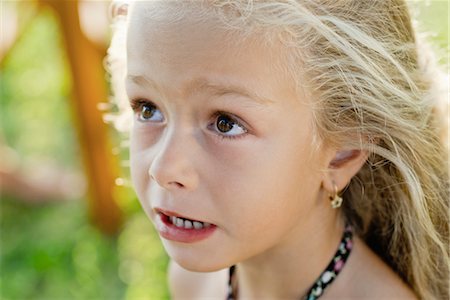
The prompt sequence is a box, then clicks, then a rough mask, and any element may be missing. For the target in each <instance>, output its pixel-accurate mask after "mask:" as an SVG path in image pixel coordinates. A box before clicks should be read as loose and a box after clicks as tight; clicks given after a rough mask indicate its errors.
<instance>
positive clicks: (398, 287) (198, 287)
mask: <svg viewBox="0 0 450 300" xmlns="http://www.w3.org/2000/svg"><path fill="white" fill-rule="evenodd" d="M354 242H355V243H354V248H353V251H352V253H351V256H350V257H349V259H348V261H347V263H346V265H345V267H344V268H343V269H342V271H341V273H340V274H339V276H338V277H337V278H336V280H335V281H334V282H333V284H332V285H330V286H329V287H328V288H327V289H326V292H325V293H324V294H323V296H322V297H321V299H323V300H332V299H355V300H356V299H374V300H375V299H386V300H388V299H389V300H407V299H417V297H416V296H415V295H414V293H413V292H412V291H411V289H410V288H409V287H408V286H407V285H406V284H405V283H404V282H403V281H402V280H401V279H400V277H399V276H398V275H397V274H395V273H394V272H393V271H392V269H391V268H390V267H389V266H387V265H386V264H385V263H384V262H383V261H382V260H381V259H380V258H379V257H378V256H377V255H375V254H374V253H373V251H372V250H371V249H370V248H368V247H367V246H366V245H365V243H364V242H363V241H362V240H361V239H359V238H355V239H354ZM299 281H300V280H299ZM227 282H228V269H224V270H220V271H217V272H211V273H198V272H190V271H187V270H186V269H183V268H182V267H180V266H179V265H178V264H177V263H176V262H174V261H171V263H170V267H169V286H170V290H171V295H172V299H174V300H176V299H185V300H188V299H225V298H226V295H227ZM311 284H312V283H311ZM240 299H256V298H253V297H242V298H241V297H240ZM258 299H288V298H272V297H263V298H258ZM292 299H300V296H298V297H293V298H292Z"/></svg>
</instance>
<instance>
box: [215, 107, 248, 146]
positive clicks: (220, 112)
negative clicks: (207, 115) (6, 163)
mask: <svg viewBox="0 0 450 300" xmlns="http://www.w3.org/2000/svg"><path fill="white" fill-rule="evenodd" d="M220 116H225V117H227V118H229V119H230V120H231V121H233V122H234V123H235V124H236V125H237V126H239V127H240V128H242V130H243V131H244V133H242V134H239V135H226V134H220V133H219V132H217V131H216V130H214V133H215V135H216V136H217V137H218V138H220V139H221V140H224V139H228V140H235V139H240V138H243V137H245V136H246V135H247V132H248V129H247V127H246V126H244V125H243V124H242V122H240V121H239V120H237V118H236V117H234V116H233V115H231V114H229V113H226V112H223V111H218V112H216V113H214V115H213V123H211V124H210V125H213V126H215V124H216V122H217V118H218V117H220ZM210 125H208V127H209V126H210Z"/></svg>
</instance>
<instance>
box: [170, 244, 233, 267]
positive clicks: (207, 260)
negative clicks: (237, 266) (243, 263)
mask: <svg viewBox="0 0 450 300" xmlns="http://www.w3.org/2000/svg"><path fill="white" fill-rule="evenodd" d="M163 245H164V248H165V249H166V252H167V254H168V255H169V256H170V258H171V259H172V260H174V261H175V262H176V263H177V264H178V265H180V266H181V267H182V268H183V269H186V270H188V271H191V272H215V271H219V270H222V269H225V268H229V267H230V266H231V265H233V263H232V262H227V261H226V257H221V258H220V257H217V256H216V255H214V254H211V253H217V252H218V251H215V252H214V251H212V252H211V251H210V250H206V249H198V248H197V247H192V246H191V245H186V244H181V243H175V244H174V243H173V242H169V241H163Z"/></svg>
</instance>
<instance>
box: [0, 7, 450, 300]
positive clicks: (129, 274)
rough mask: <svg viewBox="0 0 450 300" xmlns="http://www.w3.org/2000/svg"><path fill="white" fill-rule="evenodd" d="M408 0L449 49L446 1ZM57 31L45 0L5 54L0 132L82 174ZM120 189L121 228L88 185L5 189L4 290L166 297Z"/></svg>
mask: <svg viewBox="0 0 450 300" xmlns="http://www.w3.org/2000/svg"><path fill="white" fill-rule="evenodd" d="M4 2H5V1H2V5H4ZM30 3H31V2H30ZM411 3H412V4H413V6H414V7H415V8H416V10H415V16H416V18H417V19H418V21H419V24H418V26H419V28H421V29H422V30H424V31H427V32H429V36H430V38H431V39H432V41H433V42H434V44H435V45H436V46H437V47H438V48H440V49H443V50H442V52H441V54H444V56H445V57H446V58H447V59H448V55H447V54H448V27H449V26H448V22H449V20H448V5H449V2H448V1H413V2H411ZM30 5H31V4H30ZM5 13H6V12H5V11H4V10H2V16H1V17H2V33H1V34H2V35H3V33H4V32H6V31H8V28H7V27H5V26H6V25H5V24H4V22H3V20H4V18H5V17H6V15H4V14H5ZM61 39H62V32H61V29H60V28H59V23H58V20H57V19H56V17H55V15H54V13H53V12H52V11H51V10H46V9H44V10H42V11H41V12H40V13H39V14H38V15H37V16H36V17H35V18H34V19H33V21H32V24H31V26H28V27H27V30H26V31H25V32H24V33H23V35H22V36H21V38H20V40H18V41H17V44H16V45H15V46H14V49H13V51H12V52H11V53H9V54H8V55H7V56H6V57H5V59H4V60H3V61H2V62H1V69H0V80H1V89H0V122H1V123H0V124H1V127H0V137H1V139H2V140H3V141H2V140H0V142H2V143H3V144H6V145H8V146H9V147H10V148H11V149H14V151H15V154H14V155H16V156H17V157H19V159H18V160H19V161H20V163H21V164H25V165H28V166H35V165H39V164H37V163H36V162H39V163H41V164H42V163H46V164H47V165H49V164H50V165H55V166H57V167H58V168H59V169H61V170H63V172H65V173H69V174H75V175H74V176H75V177H74V178H78V179H80V178H81V179H82V178H83V176H82V173H83V171H82V167H81V159H80V156H81V154H80V147H79V145H78V142H77V135H76V131H75V129H74V125H73V124H74V122H75V121H74V113H73V111H72V108H71V106H70V101H69V100H68V99H69V98H70V97H71V89H72V82H71V75H70V72H69V66H68V62H67V58H66V54H65V52H64V49H63V47H62V45H61V43H62V42H61ZM443 62H444V63H445V59H444V60H443ZM446 63H447V64H448V61H447V62H446ZM105 101H106V99H105ZM110 134H111V137H112V140H115V141H118V140H119V139H120V138H121V137H120V136H119V135H117V134H115V133H114V132H113V131H112V130H111V133H110ZM2 159H3V158H2ZM122 159H124V160H126V154H124V155H123V157H122ZM123 173H124V174H126V170H124V171H123ZM125 176H126V175H125ZM69 178H70V177H69ZM125 182H126V180H125ZM80 185H82V181H80ZM115 193H116V195H115V197H116V199H117V200H118V202H119V204H120V209H121V211H122V212H123V213H124V215H125V216H124V223H123V225H122V227H121V230H120V232H119V233H118V234H117V235H115V236H107V235H105V234H103V233H101V231H99V230H98V229H97V228H96V227H94V226H93V225H91V223H90V222H89V216H88V213H87V211H88V208H87V200H86V196H85V193H81V194H74V195H72V199H71V200H64V201H63V200H61V201H40V202H39V203H36V202H33V203H30V202H28V201H23V200H22V199H19V198H18V197H15V196H13V195H11V194H9V195H8V193H3V194H2V195H1V201H0V224H1V227H0V243H1V244H0V245H1V248H0V259H1V260H0V299H5V300H6V299H133V300H134V299H167V298H169V295H168V291H167V284H166V279H165V270H166V267H167V263H168V258H167V256H166V255H165V253H164V251H163V249H162V246H161V245H160V242H159V238H158V236H157V234H156V233H155V231H154V230H153V228H152V226H151V224H150V222H149V221H148V220H147V218H146V216H145V215H144V214H143V212H142V211H141V208H140V206H139V203H138V201H137V199H136V197H135V195H134V193H133V192H132V191H131V189H130V188H129V187H126V186H122V187H120V188H118V189H117V190H116V191H115Z"/></svg>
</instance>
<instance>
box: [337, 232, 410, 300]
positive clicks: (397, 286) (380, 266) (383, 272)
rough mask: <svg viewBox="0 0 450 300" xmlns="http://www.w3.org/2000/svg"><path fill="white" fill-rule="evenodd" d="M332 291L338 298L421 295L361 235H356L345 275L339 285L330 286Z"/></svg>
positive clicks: (406, 297) (393, 297)
mask: <svg viewBox="0 0 450 300" xmlns="http://www.w3.org/2000/svg"><path fill="white" fill-rule="evenodd" d="M339 277H341V278H339ZM332 288H333V291H332V292H331V289H332ZM330 292H331V293H330V295H333V298H334V299H341V298H342V299H344V298H345V299H402V300H403V299H405V300H409V299H411V300H413V299H418V298H417V296H416V295H415V294H414V293H413V291H412V290H411V288H410V287H409V286H408V285H407V284H406V283H404V282H403V281H402V279H401V278H400V277H399V276H398V275H397V274H396V273H395V272H394V271H393V270H392V269H391V268H390V267H389V266H388V265H387V264H386V263H385V262H384V261H383V260H382V259H381V258H379V257H378V256H377V255H376V254H375V253H374V252H373V251H372V250H371V249H370V248H369V247H368V246H367V245H366V244H365V243H364V242H363V241H362V240H361V239H359V238H355V241H354V249H353V251H352V253H351V255H350V257H349V260H348V262H347V264H346V266H345V267H344V268H343V269H342V273H341V276H338V277H337V278H336V282H335V286H334V287H333V285H331V286H330Z"/></svg>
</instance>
